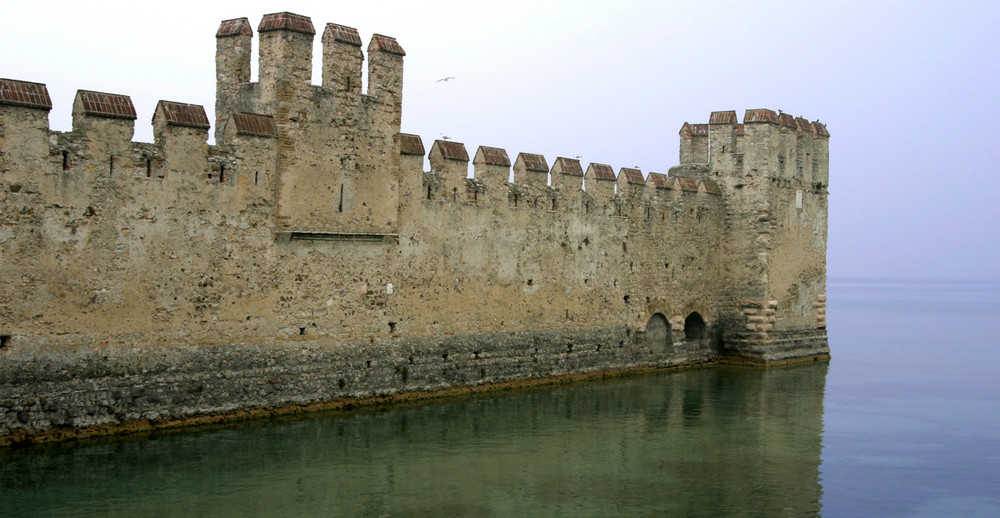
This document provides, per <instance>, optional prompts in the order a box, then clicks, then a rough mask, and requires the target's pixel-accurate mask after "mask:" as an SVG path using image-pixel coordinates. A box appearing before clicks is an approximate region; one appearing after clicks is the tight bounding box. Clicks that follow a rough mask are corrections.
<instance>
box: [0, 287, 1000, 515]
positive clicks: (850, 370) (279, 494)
mask: <svg viewBox="0 0 1000 518" xmlns="http://www.w3.org/2000/svg"><path fill="white" fill-rule="evenodd" d="M828 288H829V289H828V293H829V305H828V313H827V321H828V322H829V324H830V327H829V334H830V348H831V349H832V351H833V360H832V361H831V363H830V364H829V365H827V364H810V365H801V366H797V367H792V368H782V369H758V368H736V367H718V368H710V369H698V370H690V371H678V372H665V373H660V374H656V375H651V376H645V377H637V378H629V379H615V380H609V381H605V382H595V383H575V384H572V385H562V386H555V387H543V388H537V389H533V390H530V391H520V392H505V393H496V394H490V395H482V396H477V397H473V398H466V399H450V400H436V401H432V402H428V403H426V404H423V405H419V406H411V407H405V408H394V409H369V410H365V411H357V412H353V413H341V414H331V415H325V416H307V417H301V418H296V419H291V420H282V421H272V422H257V423H254V424H250V425H244V426H240V427H232V428H226V429H215V430H202V431H190V430H189V431H184V432H178V433H171V434H160V435H153V436H150V437H142V438H132V439H129V440H105V441H103V442H99V443H86V444H77V445H73V444H67V445H62V446H55V447H45V448H28V449H24V450H0V516H2V517H7V516H18V517H19V516H435V517H437V516H474V517H481V516H487V517H488V516H505V517H506V516H544V517H550V516H573V517H576V516H601V517H604V516H628V517H632V516H767V517H770V516H816V515H822V516H824V517H827V518H829V517H840V516H848V517H856V516H879V517H897V516H899V517H920V518H923V517H937V516H943V517H952V516H962V517H990V518H992V517H995V516H1000V496H998V495H1000V381H998V380H1000V378H998V377H997V373H998V372H1000V283H997V282H992V283H990V282H985V283H984V282H975V283H971V282H970V283H943V282H910V281H850V282H847V281H844V282H831V283H830V284H829V286H828Z"/></svg>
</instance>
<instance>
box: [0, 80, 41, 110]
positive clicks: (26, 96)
mask: <svg viewBox="0 0 1000 518" xmlns="http://www.w3.org/2000/svg"><path fill="white" fill-rule="evenodd" d="M0 104H7V105H11V106H24V107H27V108H40V109H43V110H51V109H52V99H51V98H50V97H49V89H48V88H46V87H45V85H44V84H42V83H31V82H28V81H18V80H16V79H0Z"/></svg>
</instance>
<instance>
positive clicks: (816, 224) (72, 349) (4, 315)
mask: <svg viewBox="0 0 1000 518" xmlns="http://www.w3.org/2000/svg"><path fill="white" fill-rule="evenodd" d="M257 32H258V37H259V43H258V48H259V52H260V59H259V66H260V70H259V74H258V75H259V78H260V80H259V81H258V82H256V83H250V82H249V79H250V52H251V44H252V40H253V30H252V28H251V26H250V23H249V21H248V20H247V19H246V18H239V19H234V20H227V21H224V22H222V24H221V25H220V27H219V31H218V33H217V35H216V36H217V39H216V41H217V54H216V63H217V68H216V70H217V74H216V80H217V102H216V110H215V112H216V119H215V122H214V124H215V126H214V131H215V137H216V142H217V144H216V145H212V146H210V145H207V143H206V142H207V140H208V131H209V130H210V129H211V125H210V122H209V120H208V118H207V117H206V115H205V111H204V109H203V108H202V107H201V106H196V105H190V104H185V103H179V102H170V101H160V102H159V103H158V105H157V107H156V110H155V114H154V116H153V121H152V124H153V128H154V139H155V141H154V142H153V143H141V142H133V141H132V135H133V129H134V122H135V118H136V116H135V109H134V107H133V106H132V102H131V100H130V99H129V98H128V97H127V96H124V95H118V94H110V93H103V92H91V91H85V90H81V91H79V92H78V93H77V96H76V99H75V101H74V104H73V130H72V131H71V132H67V133H63V132H57V131H51V130H50V129H49V125H48V111H49V109H50V108H51V106H52V103H51V100H50V99H49V95H48V91H47V89H46V87H45V85H42V84H38V83H30V82H26V81H17V80H10V79H0V203H2V212H0V254H2V260H0V443H9V442H16V441H24V440H33V439H34V438H39V437H44V436H52V435H53V434H56V435H58V434H61V433H69V434H72V433H75V432H76V431H78V430H86V429H89V428H95V427H96V428H102V429H114V428H118V427H128V426H130V425H132V424H135V423H162V422H166V421H172V420H184V419H191V418H200V417H204V416H219V415H225V414H227V413H232V412H237V411H242V410H252V409H268V408H275V407H287V406H289V405H310V404H316V403H322V402H329V401H336V400H343V399H351V398H364V397H369V396H376V395H386V394H396V393H402V392H410V391H434V390H439V389H446V388H451V387H460V386H474V385H483V384H490V383H498V382H507V381H518V380H529V379H541V378H550V377H554V376H562V375H573V374H586V373H599V372H604V371H612V370H630V369H642V368H657V367H665V366H671V365H680V364H686V363H698V362H705V361H711V360H714V359H718V358H722V357H726V358H733V357H735V358H743V359H747V360H751V361H760V362H774V361H784V360H792V359H800V358H819V357H825V356H826V355H827V354H828V347H827V341H826V331H825V326H826V322H825V275H826V273H825V271H826V267H825V261H826V259H825V256H826V215H827V205H826V203H827V182H828V144H827V142H828V138H829V134H828V133H827V131H826V128H825V127H824V126H823V125H821V124H819V123H817V122H808V121H806V120H805V119H802V118H794V117H791V116H789V115H787V114H779V113H775V112H773V111H771V110H766V109H760V110H748V111H747V112H746V114H745V116H744V118H743V123H742V124H741V123H739V122H738V120H737V115H736V113H735V112H732V111H725V112H715V113H712V114H711V117H710V118H709V122H708V124H687V123H685V124H684V125H683V127H682V128H681V157H680V165H678V166H676V167H674V168H672V169H671V170H670V172H669V175H664V174H658V173H649V174H648V175H646V176H645V177H644V176H643V173H642V172H641V171H638V170H636V169H630V168H623V169H621V170H620V171H619V173H618V174H617V175H615V173H614V170H613V169H612V167H611V166H609V165H606V164H597V163H594V164H590V165H589V166H588V167H586V168H584V167H583V165H582V164H581V163H580V162H579V161H577V160H573V159H569V158H562V157H560V158H557V159H556V160H555V161H554V162H553V163H552V166H551V167H550V166H549V162H548V161H547V160H546V158H545V157H543V156H541V155H537V154H531V153H520V154H518V155H517V156H516V157H515V159H514V160H513V161H512V160H511V159H510V156H509V155H508V154H507V152H506V151H505V150H504V149H501V148H495V147H487V146H480V147H479V148H477V149H476V152H475V153H473V154H471V155H470V153H469V152H468V151H467V149H466V147H465V146H464V145H463V144H461V143H458V142H454V141H441V140H439V141H435V142H434V143H433V144H432V145H431V146H430V148H429V150H428V149H425V147H424V143H423V142H422V141H421V139H420V138H419V137H418V136H416V135H409V134H405V133H400V115H401V108H402V72H403V59H404V56H405V52H404V51H403V48H402V47H401V46H400V45H399V43H398V42H397V41H396V40H395V39H393V38H390V37H387V36H382V35H375V36H374V37H373V38H372V40H371V42H370V43H369V45H368V47H367V59H368V71H369V72H368V74H369V75H368V90H367V92H366V93H362V90H361V89H362V81H361V79H362V64H363V61H364V59H365V53H363V52H362V48H361V47H362V42H361V39H360V37H359V35H358V32H357V30H355V29H352V28H349V27H344V26H340V25H335V24H328V25H327V26H326V27H325V30H324V32H323V35H322V48H323V52H322V59H323V66H322V70H323V77H322V78H321V81H322V84H321V85H314V84H312V83H311V80H312V78H311V77H310V75H311V70H312V48H313V38H314V37H315V30H314V27H313V24H312V21H311V20H310V19H309V18H307V17H304V16H300V15H295V14H290V13H277V14H272V15H267V16H265V17H264V19H263V20H262V21H261V23H260V25H259V26H258V29H257ZM425 156H426V157H427V159H428V160H429V163H430V171H424V170H423V163H424V157H425ZM470 160H471V161H472V163H473V171H474V176H473V177H472V178H467V172H468V166H469V161H470ZM511 169H513V182H509V181H508V179H509V178H510V177H511V174H512V171H511Z"/></svg>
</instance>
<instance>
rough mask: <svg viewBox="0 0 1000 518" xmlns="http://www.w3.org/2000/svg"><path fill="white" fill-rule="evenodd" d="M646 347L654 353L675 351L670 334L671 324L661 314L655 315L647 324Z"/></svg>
mask: <svg viewBox="0 0 1000 518" xmlns="http://www.w3.org/2000/svg"><path fill="white" fill-rule="evenodd" d="M646 345H647V346H649V350H650V352H652V353H664V352H667V351H671V350H673V345H674V340H673V338H672V336H671V334H670V323H669V322H667V317H665V316H663V315H662V314H660V313H656V314H654V315H653V316H652V317H650V318H649V322H647V323H646Z"/></svg>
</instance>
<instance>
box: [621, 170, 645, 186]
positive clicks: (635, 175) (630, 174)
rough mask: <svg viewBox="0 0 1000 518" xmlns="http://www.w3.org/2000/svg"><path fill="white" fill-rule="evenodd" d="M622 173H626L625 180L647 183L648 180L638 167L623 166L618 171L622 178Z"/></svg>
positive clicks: (632, 182)
mask: <svg viewBox="0 0 1000 518" xmlns="http://www.w3.org/2000/svg"><path fill="white" fill-rule="evenodd" d="M622 175H624V176H625V180H626V181H628V183H630V184H632V185H646V180H645V179H643V177H642V171H640V170H638V169H635V168H632V167H623V168H622V169H621V171H619V173H618V178H621V177H622Z"/></svg>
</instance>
